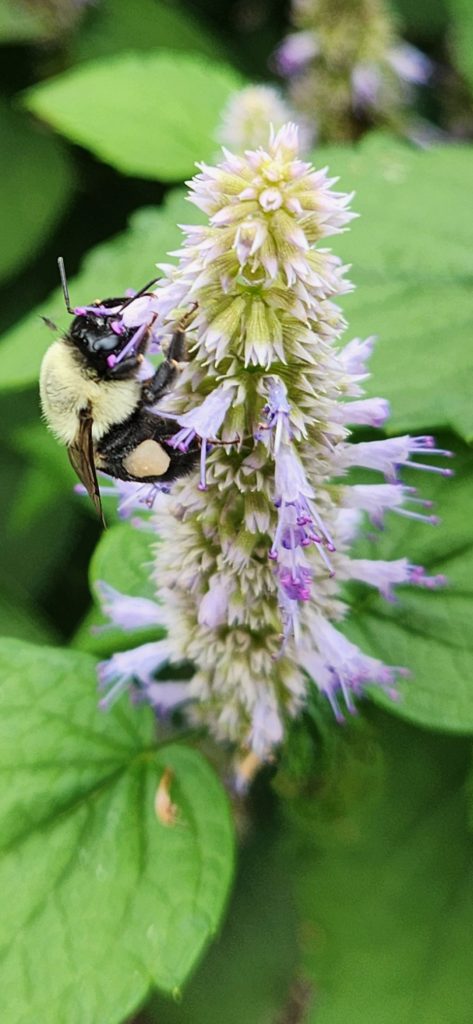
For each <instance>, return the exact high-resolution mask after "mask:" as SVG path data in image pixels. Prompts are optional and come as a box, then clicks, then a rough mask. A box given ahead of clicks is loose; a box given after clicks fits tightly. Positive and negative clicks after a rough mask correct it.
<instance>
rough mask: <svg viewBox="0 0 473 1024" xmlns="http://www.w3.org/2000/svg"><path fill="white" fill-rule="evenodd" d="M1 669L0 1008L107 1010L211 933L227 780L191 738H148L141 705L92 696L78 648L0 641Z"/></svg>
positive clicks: (221, 886)
mask: <svg viewBox="0 0 473 1024" xmlns="http://www.w3.org/2000/svg"><path fill="white" fill-rule="evenodd" d="M0 675H1V679H2V686H1V689H0V701H1V703H2V705H3V706H2V709H1V717H0V721H1V722H2V726H1V728H2V738H1V743H0V749H1V755H0V757H1V761H0V764H1V768H2V772H3V778H4V782H5V785H4V786H3V788H2V805H1V818H2V823H1V831H0V834H1V847H2V855H1V860H0V877H1V889H2V893H3V901H2V924H1V929H2V939H1V947H2V949H3V954H2V966H1V972H0V973H1V985H2V1014H3V1019H4V1020H5V1021H8V1024H33V1022H36V1021H42V1020H46V1019H48V1020H51V1021H54V1022H55V1024H73V1022H77V1024H79V1022H80V1024H97V1022H98V1021H100V1024H115V1022H117V1024H119V1022H120V1021H122V1020H123V1019H124V1018H125V1017H126V1016H127V1015H128V1014H130V1013H131V1012H132V1010H133V1009H134V1008H135V1007H136V1006H137V1005H138V1004H139V1003H140V1002H141V1001H142V1000H143V998H144V997H145V995H146V993H147V991H148V990H149V988H150V985H152V984H155V985H157V986H158V987H159V988H160V989H162V990H163V991H165V992H169V993H171V992H177V991H178V990H179V988H180V986H181V985H182V984H183V982H184V981H185V979H186V977H187V975H188V974H189V972H190V971H191V970H192V968H193V966H194V965H195V962H196V960H197V958H198V957H199V955H200V954H201V952H202V949H203V948H204V946H205V945H206V944H207V942H208V941H209V939H210V938H211V937H212V936H213V935H214V933H215V930H216V928H217V925H218V922H219V919H220V916H221V913H222V908H223V904H224V901H225V898H226V895H227V890H228V887H229V884H230V879H231V874H232V827H231V822H230V817H229V811H228V806H227V802H226V798H225V795H224V793H223V791H222V788H221V786H220V785H219V783H218V781H217V779H216V777H215V775H214V773H213V772H212V771H211V769H210V768H209V766H208V765H207V763H206V762H205V761H204V759H203V758H202V757H201V756H200V755H199V754H198V753H197V752H195V751H193V750H191V749H189V748H186V747H184V746H178V745H166V746H160V747H158V748H156V747H155V746H154V743H153V735H154V721H153V716H152V715H151V713H150V712H149V710H148V709H145V708H142V709H140V710H138V709H137V708H133V707H132V706H130V705H129V704H127V702H126V701H122V702H121V703H120V704H119V705H118V706H116V707H115V709H114V710H113V711H112V712H111V713H110V714H108V715H103V714H102V713H101V712H99V711H98V710H97V708H96V686H95V673H94V663H93V660H92V659H91V658H89V657H88V656H87V655H84V654H78V653H72V652H67V651H61V650H54V649H48V648H44V647H42V648H35V647H32V646H24V645H22V644H20V643H18V642H16V641H3V642H2V643H1V645H0ZM165 768H169V769H171V770H172V773H173V781H172V786H171V797H172V800H173V801H174V802H175V804H176V805H177V807H178V810H179V820H178V822H177V823H176V824H175V825H174V826H168V827H166V826H164V825H163V824H161V823H160V822H159V821H158V820H157V818H156V816H155V812H154V797H155V793H156V787H157V785H158V783H159V781H160V779H161V777H162V774H163V771H164V770H165Z"/></svg>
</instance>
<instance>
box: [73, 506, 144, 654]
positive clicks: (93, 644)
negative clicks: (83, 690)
mask: <svg viewBox="0 0 473 1024" xmlns="http://www.w3.org/2000/svg"><path fill="white" fill-rule="evenodd" d="M113 502H114V504H115V506H116V499H113ZM110 504H112V499H111V501H110ZM104 506H105V507H106V502H104ZM106 514H107V513H106ZM156 541H157V537H156V535H155V534H153V533H152V532H149V531H148V530H140V529H136V528H135V527H133V526H132V525H131V524H130V523H129V522H125V523H117V524H116V525H115V526H112V527H111V528H110V529H108V530H106V531H105V532H104V533H103V534H102V537H101V539H100V541H99V543H98V545H97V547H96V549H95V551H94V554H93V557H92V560H91V563H90V568H89V579H90V589H91V591H92V594H93V595H94V597H95V598H96V601H95V605H94V607H93V608H92V610H91V611H90V612H89V614H88V615H87V616H86V618H85V620H84V622H83V623H82V625H81V626H80V629H79V631H78V633H77V634H76V636H75V638H74V646H75V647H79V648H80V649H81V650H86V651H90V652H91V653H92V654H97V655H99V656H100V657H104V656H106V655H108V654H113V652H114V651H118V650H126V649H127V648H130V647H136V646H137V645H138V644H140V643H146V642H148V641H150V640H157V639H158V638H159V637H161V636H163V635H164V630H163V629H160V628H159V626H157V625H156V626H152V627H148V628H147V629H140V630H130V631H129V632H126V633H125V632H124V631H123V630H122V629H119V628H118V627H115V626H110V624H109V620H108V619H107V618H106V616H105V615H104V614H103V613H102V611H101V609H100V606H99V602H98V599H97V597H96V591H95V585H96V583H97V582H98V581H103V582H105V583H108V584H109V586H112V587H114V588H115V590H118V591H119V592H120V593H121V594H127V595H128V596H129V597H147V598H151V599H153V598H155V596H156V587H155V586H154V584H153V581H152V578H151V568H152V559H153V545H154V544H155V543H156ZM104 627H105V628H104Z"/></svg>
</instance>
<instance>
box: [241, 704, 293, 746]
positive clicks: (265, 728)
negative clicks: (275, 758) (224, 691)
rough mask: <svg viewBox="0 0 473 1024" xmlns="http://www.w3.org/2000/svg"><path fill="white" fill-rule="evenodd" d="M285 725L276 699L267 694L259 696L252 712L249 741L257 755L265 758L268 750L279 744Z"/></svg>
mask: <svg viewBox="0 0 473 1024" xmlns="http://www.w3.org/2000/svg"><path fill="white" fill-rule="evenodd" d="M283 735H284V727H283V723H282V721H281V717H280V715H279V713H278V709H277V704H276V701H275V700H271V699H270V698H269V697H268V695H267V694H265V695H263V696H261V697H259V698H257V700H256V703H255V705H254V707H253V709H252V713H251V729H250V733H249V736H248V743H249V744H250V746H251V749H252V751H253V752H254V753H255V754H256V756H257V757H261V758H264V757H265V756H266V755H267V752H268V750H271V749H272V748H274V747H277V746H279V744H280V742H281V740H282V738H283Z"/></svg>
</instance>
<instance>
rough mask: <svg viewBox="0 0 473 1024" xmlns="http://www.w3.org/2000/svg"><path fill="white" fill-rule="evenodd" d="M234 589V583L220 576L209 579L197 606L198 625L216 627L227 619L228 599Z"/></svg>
mask: <svg viewBox="0 0 473 1024" xmlns="http://www.w3.org/2000/svg"><path fill="white" fill-rule="evenodd" d="M234 589H235V586H234V583H233V582H232V581H231V580H229V579H224V578H223V577H222V576H216V577H215V578H212V579H211V580H210V582H209V589H208V590H207V593H206V594H204V596H203V598H202V600H201V602H200V606H199V614H198V621H199V625H201V626H208V627H209V629H216V628H217V626H221V625H223V623H224V622H226V621H227V612H228V601H229V598H230V595H231V594H232V592H233V590H234Z"/></svg>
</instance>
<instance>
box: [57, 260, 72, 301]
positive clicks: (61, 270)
mask: <svg viewBox="0 0 473 1024" xmlns="http://www.w3.org/2000/svg"><path fill="white" fill-rule="evenodd" d="M57 265H58V267H59V276H60V278H61V284H62V293H63V295H64V302H65V304H66V309H67V312H68V313H71V314H73V313H74V310H73V309H72V308H71V300H70V298H69V288H68V286H67V277H66V268H65V266H64V260H63V258H62V256H58V260H57Z"/></svg>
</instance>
